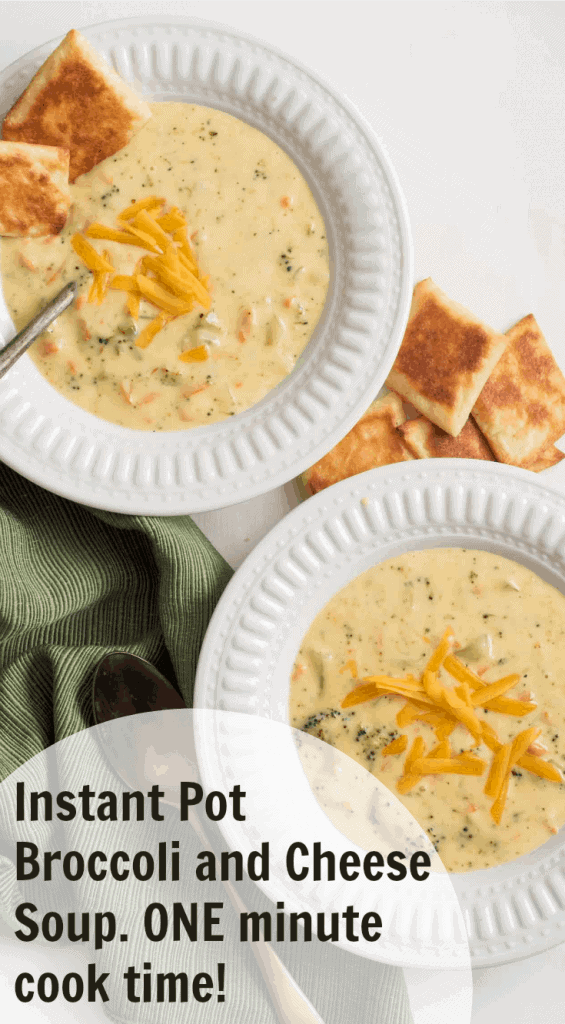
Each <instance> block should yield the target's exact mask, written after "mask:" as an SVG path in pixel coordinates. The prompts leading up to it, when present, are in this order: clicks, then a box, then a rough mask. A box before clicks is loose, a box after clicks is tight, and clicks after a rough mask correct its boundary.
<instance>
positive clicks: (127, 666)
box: [92, 651, 323, 1024]
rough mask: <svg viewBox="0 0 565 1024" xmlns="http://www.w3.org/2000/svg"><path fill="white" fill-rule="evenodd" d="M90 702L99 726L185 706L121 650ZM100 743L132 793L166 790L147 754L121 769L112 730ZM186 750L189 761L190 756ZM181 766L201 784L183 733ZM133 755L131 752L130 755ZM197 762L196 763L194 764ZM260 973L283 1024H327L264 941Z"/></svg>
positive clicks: (105, 667) (101, 667)
mask: <svg viewBox="0 0 565 1024" xmlns="http://www.w3.org/2000/svg"><path fill="white" fill-rule="evenodd" d="M92 703H93V707H94V717H95V720H96V722H97V723H98V724H103V723H109V722H111V721H113V720H114V719H116V718H122V717H124V716H126V715H136V714H141V713H142V712H147V711H167V710H176V709H179V710H181V709H184V710H186V704H185V703H184V701H183V699H182V697H180V696H179V694H178V693H177V691H176V690H175V689H174V687H173V686H171V684H170V683H169V682H168V680H167V679H165V677H164V676H162V675H161V673H160V672H158V671H157V670H156V669H155V668H153V666H152V665H150V664H149V662H148V661H145V660H144V659H143V658H138V657H136V655H134V654H127V653H125V652H121V651H117V652H115V653H114V654H108V655H106V657H105V658H103V659H102V661H101V662H100V663H99V664H98V666H97V669H96V672H95V675H94V681H93V688H92ZM101 744H102V747H103V750H104V753H105V754H106V757H107V759H108V761H109V762H110V764H111V766H112V768H113V769H114V771H115V772H116V775H118V777H119V778H120V779H121V780H122V782H124V783H125V784H126V786H128V787H129V788H130V789H134V790H135V789H139V788H140V786H142V785H143V783H145V782H147V781H148V782H150V783H154V782H159V785H160V786H163V777H162V776H159V777H158V776H157V774H155V778H151V777H149V775H148V773H147V766H148V759H147V758H146V756H145V755H146V751H145V750H144V749H142V750H140V751H138V753H139V755H140V756H139V759H138V768H137V770H136V767H135V765H133V764H132V762H131V761H129V763H128V764H123V761H122V759H121V758H120V754H119V752H118V750H117V749H116V748H115V746H114V743H113V742H112V737H111V730H108V733H106V734H105V735H104V734H103V735H102V737H101ZM187 749H188V752H189V755H190V757H187V756H186V751H187ZM183 751H184V757H183V766H182V778H183V780H185V781H186V782H198V780H199V776H198V769H197V767H196V764H195V760H196V753H195V747H194V742H192V741H191V737H189V736H188V735H186V734H185V732H183ZM130 753H131V751H130ZM168 757H169V755H168V754H162V755H161V754H159V752H158V751H156V752H155V756H154V757H151V759H150V760H161V761H163V762H166V761H167V758H168ZM192 758H193V759H194V760H193V759H192ZM163 803H168V804H170V805H171V806H172V807H178V806H179V805H178V803H176V802H175V801H174V799H165V800H163ZM190 824H191V825H192V827H193V829H194V831H195V832H196V835H197V836H198V838H199V840H200V842H201V843H202V845H203V847H205V848H206V849H208V850H210V849H211V847H210V843H209V842H208V839H207V837H206V834H205V832H204V829H203V827H202V825H201V823H200V821H199V819H198V817H197V816H196V815H195V811H194V808H193V807H192V808H191V810H190ZM223 886H224V888H225V890H226V892H227V894H228V896H229V899H230V902H231V904H232V906H233V908H234V910H235V911H236V912H237V913H238V914H244V913H246V907H245V904H244V903H243V902H242V901H241V899H240V898H239V896H238V894H237V892H236V891H235V889H234V888H233V886H232V885H231V884H230V883H229V882H223ZM251 949H252V950H253V953H254V956H255V959H256V961H257V964H258V967H259V970H260V971H261V974H262V976H263V980H264V982H265V984H266V986H267V989H268V991H269V994H270V996H271V999H272V1001H273V1006H274V1008H275V1011H276V1014H277V1017H278V1019H279V1022H280V1024H323V1021H322V1018H321V1017H320V1016H319V1015H318V1013H317V1012H316V1010H315V1009H314V1007H313V1006H312V1004H311V1003H310V1002H309V1000H308V999H307V998H306V996H305V995H304V993H303V992H302V991H301V989H300V988H299V987H298V985H297V984H296V982H295V981H294V978H293V977H292V975H290V974H289V972H288V971H287V969H286V967H285V966H284V964H283V963H282V961H281V960H279V958H278V956H277V955H276V953H275V952H274V950H273V948H272V946H271V945H270V943H268V942H264V941H263V940H261V941H260V942H254V943H252V944H251Z"/></svg>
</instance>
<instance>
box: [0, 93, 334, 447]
mask: <svg viewBox="0 0 565 1024" xmlns="http://www.w3.org/2000/svg"><path fill="white" fill-rule="evenodd" d="M151 110H152V118H151V119H150V120H149V121H148V122H147V124H146V125H145V126H144V127H143V128H142V129H141V131H139V132H138V134H137V135H136V136H135V137H134V138H133V139H132V141H131V142H130V143H129V145H128V146H126V147H125V148H124V149H122V150H121V151H120V152H119V153H116V154H115V155H114V156H112V157H109V158H108V159H107V160H105V161H104V162H103V163H101V164H99V165H98V166H97V167H95V168H94V169H93V170H92V171H90V172H89V173H88V174H85V175H82V176H81V177H80V178H78V179H77V181H76V182H75V184H74V185H72V186H71V192H72V203H73V205H72V213H71V216H70V218H69V220H68V222H67V224H66V226H65V228H64V230H63V232H62V233H61V234H60V235H59V236H56V237H50V238H47V239H45V238H40V239H4V240H3V242H2V286H3V291H4V296H5V299H6V303H7V305H8V308H9V310H10V312H11V315H12V317H13V320H14V322H15V324H16V327H18V328H21V327H22V326H24V325H25V324H26V323H27V322H28V321H29V320H30V318H31V317H32V316H33V315H34V314H35V313H36V312H37V311H38V309H39V308H40V307H41V306H43V305H44V304H45V303H46V301H47V300H49V299H51V298H52V297H53V296H54V295H55V294H56V293H57V292H58V291H59V290H60V289H61V288H62V287H63V285H64V284H65V283H66V282H67V281H70V280H77V281H78V283H79V297H78V302H77V303H75V304H74V305H73V306H72V307H71V308H70V309H69V310H67V311H66V312H64V313H63V314H62V315H61V316H60V317H59V318H58V319H57V321H56V322H55V323H54V325H53V326H52V328H50V330H49V332H48V333H46V334H45V335H44V336H42V337H41V338H40V339H39V340H38V342H37V343H36V344H35V345H34V346H33V348H32V350H31V356H32V359H33V361H34V363H35V365H36V366H37V367H38V369H39V370H40V371H41V373H42V374H43V375H44V377H46V378H47V380H48V381H49V382H50V383H51V384H52V385H53V386H54V387H56V388H57V390H58V391H60V392H61V394H63V395H64V396H65V397H66V398H69V399H70V400H71V401H73V402H75V403H76V404H77V405H80V406H81V407H82V408H83V409H86V410H88V411H89V412H92V413H94V414H95V415H97V416H101V417H102V418H103V419H106V420H110V421H111V422H112V423H118V424H121V425H122V426H125V427H134V428H137V429H141V430H181V429H185V428H189V427H193V426H201V425H203V424H207V423H213V422H216V421H218V420H224V419H226V418H227V417H229V416H233V415H235V414H236V413H238V412H241V411H243V410H244V409H248V408H249V407H250V406H252V405H254V404H255V403H256V402H258V401H259V400H260V399H261V398H263V397H264V396H265V395H266V394H267V393H268V392H269V391H270V390H271V389H272V388H273V387H275V386H276V385H277V384H278V383H280V381H281V380H283V378H284V377H285V376H286V375H287V374H288V373H289V372H290V371H291V370H292V368H293V367H294V365H295V363H296V360H297V359H298V357H299V355H300V354H301V352H302V351H303V349H304V347H305V346H306V343H307V342H308V340H309V338H310V336H311V334H312V332H313V330H314V327H315V326H316V323H317V321H318V319H319V317H320V313H321V311H322V308H323V305H324V301H325V298H326V292H327V287H328V278H329V263H328V248H327V240H326V233H325V229H324V223H323V220H322V217H321V215H320V212H319V210H318V208H317V205H316V202H315V200H314V197H313V196H312V193H311V191H310V188H309V187H308V185H307V183H306V181H305V180H304V178H303V177H302V175H301V174H300V172H299V171H298V169H297V167H296V166H295V164H294V163H293V162H292V160H291V159H290V157H288V156H287V154H286V153H284V152H283V151H282V150H281V149H280V147H279V146H277V145H276V144H275V143H274V142H273V141H272V140H271V139H269V138H267V136H265V135H264V134H263V133H262V132H260V131H257V130H256V129H255V128H252V127H251V126H250V125H248V124H245V123H244V122H243V121H240V120H238V119H237V118H235V117H231V116H230V115H229V114H225V113H223V112H221V111H219V110H213V109H209V108H207V107H200V106H191V105H189V104H184V103H156V104H153V105H152V107H151ZM148 196H158V197H162V198H164V199H165V200H166V203H167V204H168V208H170V207H171V206H176V207H179V208H180V209H181V211H182V212H183V214H184V216H185V217H186V220H187V222H188V225H189V234H190V236H191V244H192V246H193V251H194V255H195V257H196V260H197V262H198V266H199V269H200V271H201V272H202V274H208V275H209V276H210V287H211V292H212V306H211V309H210V310H209V311H205V310H204V309H203V308H202V307H201V306H196V307H195V308H194V310H193V311H192V312H191V313H188V314H186V315H184V316H180V317H178V318H177V319H175V320H173V321H172V322H171V323H169V324H168V325H167V326H166V327H165V328H164V329H163V330H162V331H160V333H159V334H157V336H156V337H155V339H154V341H153V342H152V343H151V345H150V346H149V347H148V348H147V349H144V350H142V349H140V348H138V347H137V346H136V344H135V335H136V332H138V331H139V330H140V328H142V327H143V326H144V325H145V324H147V323H148V322H149V320H150V319H152V318H154V317H155V315H156V313H157V310H156V309H155V308H154V307H153V306H151V305H150V304H149V303H146V302H144V301H142V303H141V308H140V318H139V321H138V322H137V324H136V323H135V321H134V320H133V319H132V317H131V316H130V315H129V313H128V312H127V309H126V295H125V294H124V292H120V291H109V292H108V295H107V297H106V298H105V300H104V302H103V303H102V305H96V304H94V303H89V302H88V301H87V296H88V292H89V288H90V285H91V282H92V275H91V274H90V272H89V271H88V270H87V269H86V268H85V266H84V265H83V264H82V262H81V260H80V259H79V258H78V257H77V256H76V254H75V253H74V251H73V250H72V248H71V245H70V239H71V237H72V235H73V234H75V233H76V232H83V231H84V230H85V228H86V227H87V226H88V225H89V224H90V223H92V222H93V221H97V222H101V223H103V224H105V225H107V226H109V227H116V226H117V222H116V218H117V215H118V214H119V213H120V212H121V211H122V210H124V208H126V207H127V206H128V205H130V204H131V203H132V202H136V201H138V200H140V199H144V198H145V197H148ZM91 242H92V245H93V246H94V247H95V248H96V249H97V250H98V251H99V252H103V251H104V250H106V251H107V252H108V253H109V255H110V258H111V261H112V265H113V266H114V267H115V269H116V271H117V272H118V273H119V274H125V275H131V274H132V273H133V272H134V270H135V267H136V264H137V263H138V261H139V259H140V257H141V256H143V251H142V250H140V249H139V248H136V247H134V246H131V245H122V244H119V243H118V242H112V241H98V240H91ZM202 346H204V348H202ZM191 348H198V349H200V351H201V352H202V351H204V353H205V356H206V358H205V359H203V360H202V361H199V362H194V363H191V362H189V363H185V362H183V361H182V360H179V356H180V355H181V354H182V353H183V352H186V350H187V349H191Z"/></svg>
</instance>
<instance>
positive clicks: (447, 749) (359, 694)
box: [341, 628, 563, 824]
mask: <svg viewBox="0 0 565 1024" xmlns="http://www.w3.org/2000/svg"><path fill="white" fill-rule="evenodd" d="M453 646H454V637H453V631H452V630H451V629H450V628H448V629H446V631H445V633H444V635H443V637H442V638H441V640H440V642H439V644H438V645H437V647H436V648H435V650H434V651H433V652H432V654H431V656H430V658H429V659H428V663H427V665H426V667H425V669H424V671H423V672H422V675H421V676H420V678H419V679H416V678H415V677H414V676H411V675H407V676H405V677H403V678H401V679H396V678H393V677H391V676H385V675H378V676H366V677H365V678H364V679H362V680H361V681H360V682H359V683H358V684H357V686H356V687H355V688H354V689H353V690H351V691H350V693H348V694H347V695H346V697H345V698H344V700H343V701H342V702H341V707H342V708H349V707H354V706H355V705H357V704H363V703H365V702H367V701H370V700H374V699H375V698H377V697H381V696H384V695H385V694H388V695H389V696H394V697H403V698H405V700H406V703H405V704H404V705H403V707H402V708H401V709H400V711H399V712H398V714H397V716H396V722H397V725H398V726H399V728H403V727H405V726H407V725H409V724H410V723H412V722H415V721H416V720H420V721H423V722H426V723H427V724H428V725H431V726H432V728H433V729H434V731H435V733H436V737H437V740H438V742H437V745H436V746H435V747H434V748H433V749H431V750H429V751H427V752H426V749H425V743H424V740H423V739H422V737H421V736H417V737H416V738H415V740H414V742H413V743H412V746H411V747H410V750H409V751H408V753H407V755H406V758H405V761H404V768H403V774H402V776H401V777H400V779H399V780H398V782H397V789H398V791H399V792H400V793H408V792H410V790H411V789H412V788H413V787H414V786H415V785H416V784H417V783H418V781H419V780H420V779H421V778H422V777H423V776H425V775H442V774H444V773H446V774H456V775H482V774H483V773H484V771H485V769H486V768H487V762H486V761H485V760H484V759H483V758H481V757H478V756H477V755H476V754H474V753H473V752H472V750H467V751H463V752H462V753H461V754H457V755H453V753H452V751H451V745H450V742H449V736H450V734H451V733H452V732H453V730H454V729H455V728H456V726H458V725H463V726H465V728H466V729H467V730H468V731H469V732H470V733H471V736H472V737H473V740H474V741H475V744H476V745H478V744H479V743H484V744H485V746H487V747H488V748H489V749H490V750H491V751H492V753H493V755H494V756H493V758H492V760H491V763H490V768H489V772H488V776H487V780H486V783H485V787H484V792H485V794H486V796H488V797H490V798H492V800H493V803H492V806H491V811H490V813H491V816H492V818H493V820H494V821H495V823H496V824H500V821H501V818H502V814H503V811H504V805H505V802H506V797H507V793H508V787H509V784H510V778H511V775H512V769H513V768H514V767H515V766H516V765H519V766H520V767H521V768H524V769H526V771H530V772H532V774H534V775H537V776H539V777H540V778H543V779H548V780H549V781H551V782H562V781H563V779H562V777H561V773H560V772H559V771H558V770H557V768H555V767H554V766H553V765H551V764H548V762H547V761H544V760H543V758H542V757H539V756H538V755H537V754H532V753H528V750H529V749H530V748H531V745H532V744H533V743H535V741H536V740H537V739H538V737H539V735H540V733H541V729H540V728H538V727H537V726H530V727H529V728H527V729H523V730H522V731H521V732H519V733H518V734H517V735H516V736H515V737H514V739H513V740H512V742H511V743H504V744H503V743H501V742H500V740H499V739H498V736H497V734H496V731H495V730H494V729H493V727H492V726H491V725H487V723H486V722H484V721H480V720H479V719H478V718H477V715H476V713H475V708H481V707H482V708H486V709H487V710H489V711H498V712H499V713H501V714H509V715H514V716H518V717H522V716H524V715H527V714H528V713H529V712H530V711H533V710H535V709H536V707H537V704H536V703H535V701H521V700H517V699H514V698H511V697H505V696H503V695H504V694H506V693H507V692H508V690H510V689H512V687H513V686H515V685H516V683H517V682H518V681H519V679H520V677H519V676H518V675H516V674H514V675H509V676H504V677H503V678H502V679H498V680H496V682H493V683H484V682H483V680H482V679H481V677H480V676H478V675H475V673H474V672H472V671H471V670H470V669H469V668H467V667H466V666H465V665H464V664H463V663H462V662H461V661H459V660H458V658H456V657H454V655H453V654H452V648H453ZM350 664H351V663H349V662H348V664H347V666H345V668H348V667H349V665H350ZM441 669H443V670H444V671H446V672H447V673H448V674H449V675H450V676H451V677H452V679H454V680H455V682H456V685H455V686H454V687H448V686H445V685H444V684H443V683H442V682H441V681H440V679H439V672H440V670H441ZM354 678H356V674H355V676H354ZM407 746H408V737H407V736H406V735H405V734H401V735H400V736H398V737H397V738H395V739H394V740H393V741H392V742H391V743H389V744H388V746H386V747H385V748H384V749H383V751H382V753H383V754H396V753H402V752H403V751H404V750H406V748H407Z"/></svg>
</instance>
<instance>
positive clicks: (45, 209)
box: [0, 142, 71, 238]
mask: <svg viewBox="0 0 565 1024" xmlns="http://www.w3.org/2000/svg"><path fill="white" fill-rule="evenodd" d="M70 205H71V193H70V190H69V151H68V149H57V148H56V147H54V146H30V145H28V144H27V143H25V142H0V235H7V236H10V237H12V238H23V237H24V236H35V237H38V236H40V235H58V234H59V232H60V231H61V230H62V229H63V227H64V226H65V221H66V220H67V216H68V213H69V209H70Z"/></svg>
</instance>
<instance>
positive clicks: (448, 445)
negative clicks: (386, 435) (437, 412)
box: [398, 416, 496, 462]
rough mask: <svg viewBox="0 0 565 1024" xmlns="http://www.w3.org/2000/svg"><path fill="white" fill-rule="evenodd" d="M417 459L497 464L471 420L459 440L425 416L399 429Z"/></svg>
mask: <svg viewBox="0 0 565 1024" xmlns="http://www.w3.org/2000/svg"><path fill="white" fill-rule="evenodd" d="M398 430H399V432H400V433H401V434H402V437H403V439H404V442H405V444H406V447H407V448H408V449H409V451H410V452H411V453H412V455H413V456H414V458H415V459H483V460H485V461H490V462H496V459H495V457H494V455H493V454H492V452H491V450H490V448H489V446H488V444H487V442H486V441H485V439H484V437H483V435H482V434H481V432H480V430H479V428H478V427H477V425H476V424H475V423H474V422H473V420H472V419H471V418H469V419H468V420H467V422H466V424H465V426H464V427H463V430H462V431H461V433H460V434H458V435H457V437H452V436H451V434H446V432H445V430H442V429H441V427H436V425H435V423H430V421H429V420H427V419H426V418H425V416H419V417H418V419H416V420H407V421H406V423H402V424H401V425H400V426H399V427H398Z"/></svg>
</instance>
